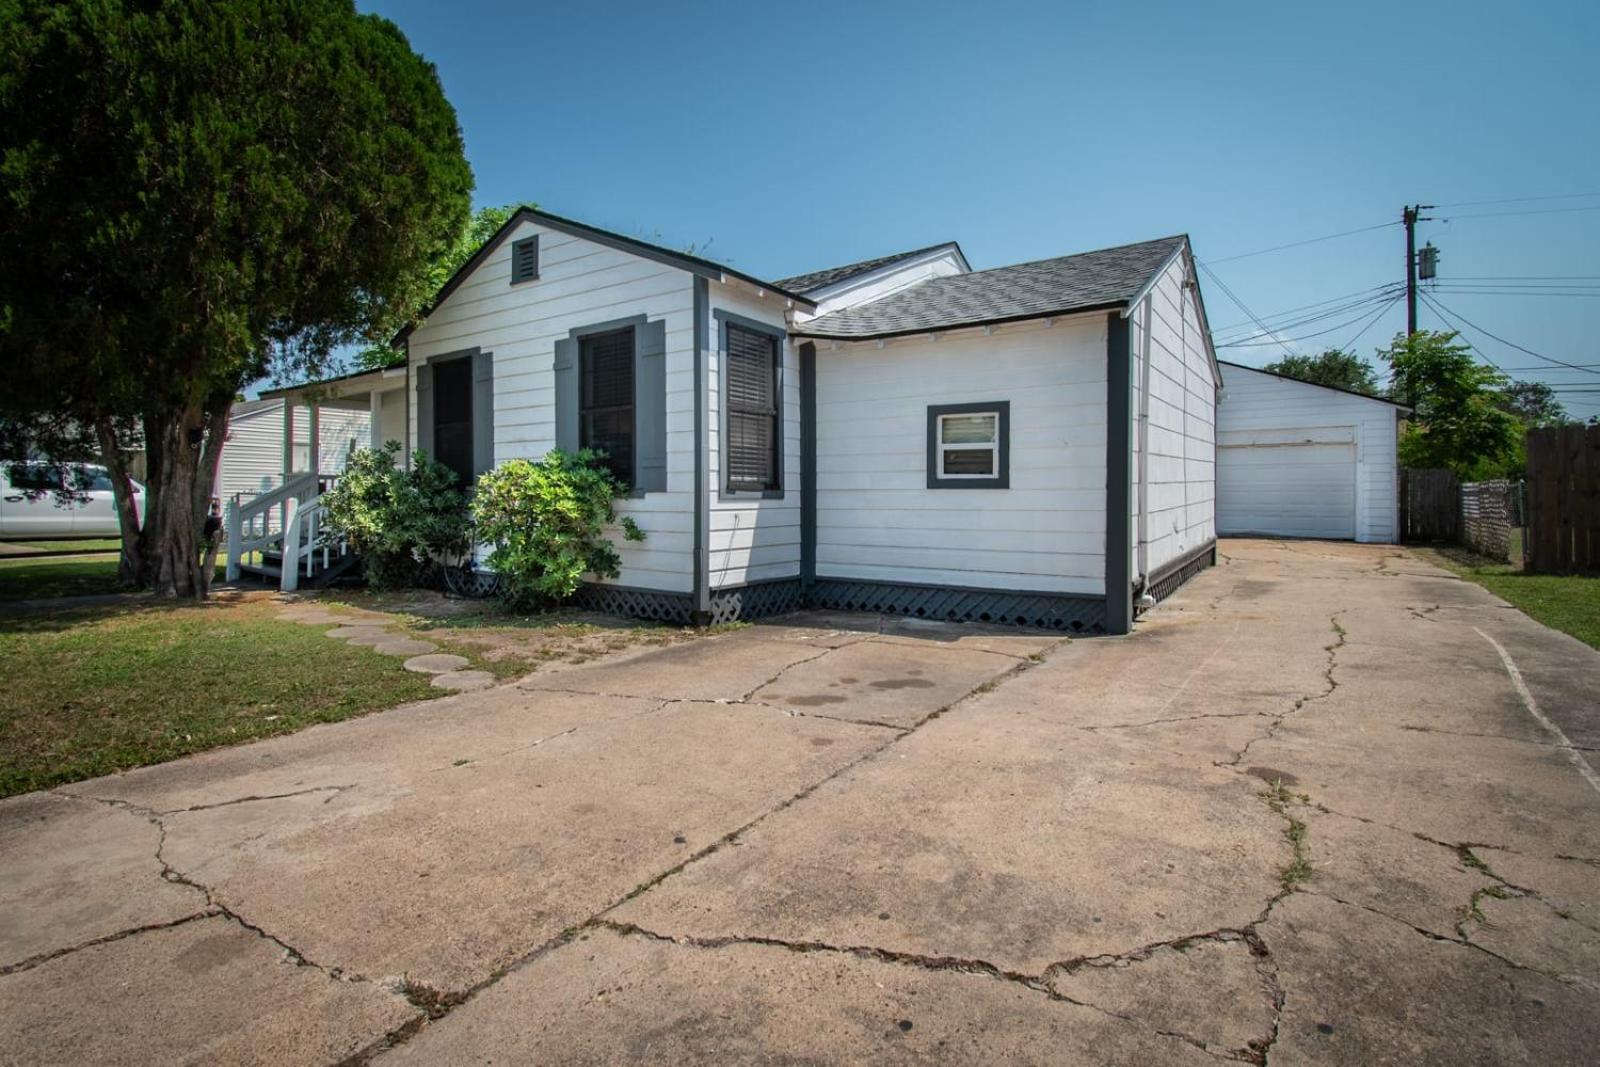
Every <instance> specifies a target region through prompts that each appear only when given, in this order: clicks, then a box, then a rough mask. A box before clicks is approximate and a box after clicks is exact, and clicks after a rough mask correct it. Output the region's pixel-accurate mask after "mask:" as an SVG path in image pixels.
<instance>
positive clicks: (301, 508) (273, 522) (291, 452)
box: [224, 367, 410, 591]
mask: <svg viewBox="0 0 1600 1067" xmlns="http://www.w3.org/2000/svg"><path fill="white" fill-rule="evenodd" d="M261 398H262V399H263V400H272V399H281V400H282V401H283V480H282V481H281V482H280V483H279V485H278V487H277V488H276V489H273V490H271V491H269V492H264V493H260V494H257V495H256V496H254V497H251V498H250V499H248V500H246V499H243V498H242V497H241V496H235V497H234V498H233V499H232V500H230V501H228V503H227V506H226V511H225V515H224V521H225V526H226V529H227V533H228V558H227V577H228V580H229V581H235V580H237V579H238V578H239V577H240V576H241V575H244V574H253V575H256V576H257V577H260V578H262V579H266V580H270V581H276V582H277V584H278V587H279V588H280V589H283V590H286V591H292V590H295V589H298V588H300V587H301V586H302V585H307V586H323V585H327V584H328V583H329V582H331V581H333V580H335V579H337V578H339V577H341V576H343V575H344V574H346V573H348V572H349V571H351V570H352V569H354V567H355V564H356V560H355V557H354V556H353V554H352V553H351V552H350V550H349V548H348V546H347V545H344V544H343V543H339V542H334V541H332V540H330V539H329V538H328V537H327V536H325V531H324V529H323V514H324V509H323V504H322V500H321V498H322V495H323V494H324V493H326V492H327V491H328V490H329V489H331V488H332V487H333V486H334V484H335V483H337V481H338V480H339V477H340V475H342V474H343V473H344V465H345V461H346V460H347V459H348V453H342V454H327V455H325V454H324V449H323V445H324V441H323V434H322V423H323V414H324V412H327V411H341V412H365V413H367V414H369V416H370V429H369V434H368V440H367V445H368V446H369V447H371V448H381V447H383V445H384V444H386V443H387V442H390V441H398V442H400V443H401V444H402V445H403V446H404V445H405V444H406V443H407V442H408V441H409V438H410V434H409V425H408V424H409V417H408V416H409V412H408V404H409V394H408V392H407V390H406V368H405V367H387V368H383V369H381V370H373V371H360V372H356V373H354V374H346V375H342V376H340V377H337V378H329V379H326V380H323V381H320V382H307V383H305V384H303V385H295V386H289V387H286V388H283V389H269V390H264V391H263V392H262V394H261ZM302 409H303V410H302ZM301 418H303V419H305V421H306V427H305V429H306V432H305V434H304V435H303V436H302V435H300V434H299V426H298V425H297V423H298V420H299V419H301Z"/></svg>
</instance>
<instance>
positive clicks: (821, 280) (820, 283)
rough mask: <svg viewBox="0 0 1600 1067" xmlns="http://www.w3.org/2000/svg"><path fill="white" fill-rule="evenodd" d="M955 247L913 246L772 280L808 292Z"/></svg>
mask: <svg viewBox="0 0 1600 1067" xmlns="http://www.w3.org/2000/svg"><path fill="white" fill-rule="evenodd" d="M946 247H955V242H954V241H944V242H941V243H940V244H936V245H928V246H927V247H926V248H913V249H912V250H911V251H909V252H896V253H895V254H894V255H892V256H879V257H878V258H877V259H863V260H862V261H861V262H859V263H846V264H845V265H844V266H842V267H829V268H828V269H826V270H814V271H812V272H811V273H810V274H796V275H795V276H794V277H793V278H779V279H778V280H777V281H775V282H773V283H772V284H773V285H776V286H777V287H778V288H780V289H787V290H789V291H790V292H791V293H809V292H811V291H813V290H815V289H822V288H825V287H827V286H829V285H833V284H834V283H835V282H842V281H844V280H845V279H846V278H854V277H855V276H856V275H857V274H865V273H867V271H869V270H877V269H878V268H879V267H884V266H887V265H889V264H890V263H893V262H895V261H896V260H900V259H910V258H911V257H912V256H920V255H922V254H923V253H924V252H932V251H933V250H934V249H936V248H946Z"/></svg>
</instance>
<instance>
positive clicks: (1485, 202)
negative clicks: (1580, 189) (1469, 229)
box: [1439, 193, 1600, 208]
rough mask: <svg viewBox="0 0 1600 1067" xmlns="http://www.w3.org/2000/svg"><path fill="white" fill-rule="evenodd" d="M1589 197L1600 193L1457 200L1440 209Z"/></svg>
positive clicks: (1441, 205)
mask: <svg viewBox="0 0 1600 1067" xmlns="http://www.w3.org/2000/svg"><path fill="white" fill-rule="evenodd" d="M1591 196H1600V193H1557V194H1555V195H1554V196H1513V197H1510V198H1508V199H1504V200H1458V201H1456V202H1455V203H1454V204H1440V205H1439V206H1440V207H1441V208H1447V207H1483V206H1486V205H1489V204H1532V203H1534V202H1536V201H1540V200H1586V199H1588V198H1589V197H1591Z"/></svg>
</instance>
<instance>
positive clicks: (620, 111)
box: [360, 0, 1600, 415]
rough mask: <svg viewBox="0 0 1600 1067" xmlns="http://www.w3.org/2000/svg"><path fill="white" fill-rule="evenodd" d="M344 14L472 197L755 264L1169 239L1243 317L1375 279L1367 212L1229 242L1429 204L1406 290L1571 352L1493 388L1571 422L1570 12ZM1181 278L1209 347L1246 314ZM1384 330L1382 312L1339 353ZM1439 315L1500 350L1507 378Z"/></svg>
mask: <svg viewBox="0 0 1600 1067" xmlns="http://www.w3.org/2000/svg"><path fill="white" fill-rule="evenodd" d="M360 7H361V8H362V10H366V11H375V12H379V13H381V14H384V15H386V16H387V17H389V18H391V19H393V20H394V21H395V22H396V23H397V24H399V26H400V27H401V28H402V29H403V30H404V31H405V32H406V34H407V35H408V36H409V38H410V40H411V43H412V46H413V47H414V48H416V49H417V50H418V51H419V52H421V53H422V54H423V55H425V56H426V57H428V58H429V59H430V60H432V61H433V62H434V63H435V64H437V65H438V68H439V73H440V77H441V79H442V80H443V83H444V87H445V91H446V92H447V93H448V95H449V97H450V99H451V101H452V102H453V103H454V104H455V107H456V109H457V111H458V112H459V114H460V118H461V124H462V128H463V130H464V131H465V134H466V142H467V153H468V158H469V159H470V161H471V163H472V166H473V169H474V171H475V173H476V175H477V182H478V191H477V195H476V200H477V202H478V203H479V204H499V203H505V202H510V201H517V200H532V201H534V202H536V203H538V204H539V205H540V206H542V207H544V208H547V209H548V210H551V211H554V212H557V213H560V214H565V215H569V216H572V217H575V218H578V219H582V220H584V221H587V222H591V223H593V224H596V225H600V226H604V227H607V228H611V229H616V230H620V231H622V232H626V233H630V234H634V235H636V236H640V237H645V238H649V239H653V240H657V241H660V242H662V243H664V244H668V245H672V246H676V247H686V246H688V245H690V244H693V245H695V246H697V247H699V248H701V249H702V250H703V253H704V254H705V255H708V256H710V257H711V258H713V259H718V260H720V261H722V262H725V263H728V264H730V265H732V266H736V267H739V268H740V269H743V270H746V271H749V272H751V273H754V274H756V275H758V276H766V277H777V276H782V275H786V274H792V273H798V272H801V271H805V270H812V269H815V268H819V267H824V266H829V265H832V264H836V263H842V262H847V261H850V260H853V259H861V258H866V257H869V256H874V255H880V254H883V253H886V252H892V251H897V250H900V249H905V248H912V247H917V246H921V245H926V244H931V243H934V242H937V241H942V240H950V239H954V240H959V241H960V242H961V245H962V248H963V249H964V250H965V251H966V253H967V256H968V258H969V259H970V260H971V261H972V263H973V265H974V266H975V267H977V268H980V269H981V268H984V267H992V266H1000V265H1003V264H1006V263H1013V262H1018V261H1022V260H1028V259H1038V258H1042V257H1046V256H1054V255H1063V254H1066V253H1070V252H1076V251H1084V250H1088V249H1092V248H1099V247H1104V246H1107V245H1113V244H1121V243H1126V242H1130V241H1138V240H1143V239H1147V238H1151V237H1157V236H1161V235H1165V234H1169V233H1174V232H1187V233H1189V234H1190V235H1191V237H1192V238H1193V240H1194V246H1195V251H1196V254H1197V255H1198V256H1199V258H1200V259H1201V260H1202V261H1218V262H1216V263H1215V264H1214V266H1213V267H1212V269H1213V270H1214V271H1215V272H1216V274H1217V275H1218V276H1219V277H1220V278H1221V279H1222V281H1223V282H1225V283H1226V285H1227V287H1228V288H1229V289H1231V290H1232V291H1233V292H1234V293H1235V294H1237V295H1238V297H1239V298H1240V299H1241V300H1242V301H1243V302H1244V303H1245V304H1247V305H1248V306H1249V307H1250V308H1251V309H1252V310H1253V311H1254V312H1255V313H1256V314H1257V315H1259V316H1261V317H1263V318H1265V319H1267V321H1268V324H1269V325H1270V326H1273V327H1275V328H1276V327H1278V325H1279V323H1280V322H1285V323H1287V322H1291V321H1293V320H1294V319H1295V318H1297V316H1292V315H1291V316H1285V317H1282V318H1281V319H1273V318H1272V316H1274V315H1277V314H1278V313H1280V312H1285V311H1287V310H1288V309H1292V308H1296V307H1299V306H1302V305H1308V304H1313V303H1315V302H1319V301H1327V300H1330V299H1331V298H1334V297H1339V296H1341V295H1342V294H1347V293H1361V291H1363V290H1370V289H1372V288H1373V287H1376V286H1380V285H1383V284H1385V283H1390V282H1397V281H1399V280H1401V279H1402V277H1403V271H1404V252H1403V249H1404V246H1403V239H1402V233H1401V230H1400V227H1399V226H1397V225H1391V226H1383V227H1382V228H1379V229H1374V230H1369V231H1367V232H1364V233H1359V234H1355V235H1353V236H1349V237H1344V238H1340V239H1337V240H1331V241H1323V242H1318V243H1315V244H1309V245H1304V246H1302V247H1298V248H1293V249H1287V250H1284V251H1281V252H1275V253H1271V254H1267V255H1259V256H1251V257H1248V258H1243V259H1233V258H1232V257H1235V256H1238V255H1240V254H1242V253H1249V252H1253V251H1256V250H1258V249H1264V248H1269V247H1272V246H1275V245H1280V244H1286V243H1289V242H1295V241H1302V240H1306V239H1308V238H1315V237H1321V236H1324V235H1327V234H1333V233H1338V232H1342V231H1347V230H1354V229H1358V228H1361V227H1367V226H1381V224H1383V223H1389V222H1396V221H1398V219H1399V216H1400V212H1401V208H1402V206H1403V205H1405V204H1406V203H1411V202H1418V201H1421V202H1424V203H1432V204H1438V205H1441V209H1440V210H1438V211H1434V212H1432V214H1434V215H1436V216H1438V217H1439V219H1440V221H1435V222H1430V223H1424V224H1423V225H1422V227H1421V228H1420V230H1419V234H1420V236H1419V242H1420V241H1421V240H1422V239H1424V238H1426V239H1431V240H1432V241H1433V242H1434V243H1435V244H1436V245H1438V246H1439V248H1440V250H1441V263H1440V276H1441V282H1440V286H1441V288H1440V290H1439V291H1438V292H1437V293H1436V299H1437V300H1438V301H1439V302H1440V303H1441V304H1443V305H1444V306H1445V307H1446V308H1447V309H1449V310H1451V311H1453V312H1455V313H1457V314H1458V315H1461V316H1464V317H1465V318H1466V319H1467V320H1470V321H1471V322H1473V323H1476V324H1477V325H1478V326H1480V327H1482V328H1484V329H1486V330H1488V331H1491V332H1492V333H1494V334H1498V335H1499V336H1500V337H1502V338H1505V339H1506V340H1508V341H1511V342H1515V343H1516V344H1520V345H1523V346H1525V347H1526V348H1529V349H1532V350H1534V351H1536V352H1539V353H1541V354H1543V355H1547V356H1552V357H1556V358H1558V359H1563V360H1566V361H1567V362H1571V363H1577V364H1596V365H1597V366H1596V367H1595V368H1594V370H1595V371H1596V372H1597V373H1584V372H1580V371H1561V370H1551V371H1550V372H1549V373H1545V372H1540V371H1531V372H1526V373H1524V372H1520V371H1519V372H1518V373H1517V374H1516V375H1515V376H1517V377H1531V378H1539V379H1542V380H1546V381H1549V382H1552V383H1559V384H1571V385H1578V386H1592V387H1594V388H1596V390H1597V391H1596V392H1595V393H1566V394H1564V400H1565V402H1566V403H1567V404H1568V406H1569V409H1570V410H1572V411H1574V413H1581V414H1583V415H1588V414H1590V413H1594V412H1600V345H1597V344H1596V343H1595V341H1594V338H1595V335H1596V330H1595V328H1594V327H1595V320H1596V316H1597V313H1600V295H1589V294H1600V255H1597V253H1596V248H1597V246H1600V137H1597V136H1596V132H1597V129H1600V122H1597V115H1600V107H1597V105H1600V74H1597V73H1596V71H1595V65H1594V57H1593V50H1594V47H1595V44H1596V42H1597V41H1600V5H1596V4H1594V3H1592V2H1589V3H1579V2H1570V3H1530V4H1520V5H1510V4H1505V3H1499V4H1489V3H1475V2H1454V3H1438V4H1434V3H1404V4H1395V3H1387V4H1365V3H1340V4H1331V5H1314V6H1313V5H1289V4H1282V3H1274V4H1250V5H1246V4H1220V5H1216V4H1195V3H1184V4H1164V3H1155V4H1150V3H1147V4H1142V5H1137V6H1136V7H1131V8H1130V7H1125V6H1121V5H1109V4H1092V5H1090V4H1063V3H1041V4H1029V3H1003V2H989V3H984V4H948V5H939V4H932V3H876V2H871V3H868V2H857V3H853V4H832V3H808V4H805V5H801V6H798V7H797V6H794V5H785V4H759V3H743V4H737V5H724V4H716V3H700V4H663V3H659V2H653V3H618V4H607V3H566V4H559V5H553V4H536V3H528V2H525V0H521V2H509V0H455V2H452V3H449V4H440V3H438V2H437V0H360ZM1569 194H1592V195H1588V196H1576V195H1569ZM1536 197H1537V198H1544V197H1551V198H1559V199H1531V198H1536ZM1490 200H1492V201H1501V200H1504V201H1514V202H1507V203H1494V204H1481V203H1475V202H1478V201H1490ZM1510 212H1518V214H1509V213H1510ZM1474 215H1475V216H1478V217H1468V216H1474ZM1446 218H1448V219H1451V220H1452V221H1449V222H1445V221H1443V220H1444V219H1446ZM1558 275H1560V276H1571V277H1565V278H1559V279H1552V278H1548V277H1547V276H1558ZM1469 278H1470V279H1474V280H1476V279H1495V280H1491V281H1486V282H1476V281H1474V282H1468V281H1466V280H1465V279H1469ZM1201 280H1202V286H1203V288H1204V291H1205V296H1206V304H1207V309H1208V312H1209V314H1210V318H1211V322H1212V325H1213V328H1214V330H1215V332H1216V333H1217V335H1218V337H1219V340H1224V341H1225V340H1228V339H1230V338H1236V337H1244V336H1247V335H1248V334H1251V333H1259V332H1260V331H1258V330H1256V329H1255V328H1254V327H1253V326H1250V325H1249V319H1248V317H1247V316H1246V315H1245V313H1244V312H1242V311H1241V310H1240V309H1239V307H1237V306H1235V304H1234V303H1233V302H1232V301H1231V300H1230V299H1229V298H1228V296H1226V295H1225V294H1224V292H1223V290H1222V288H1221V287H1220V286H1219V285H1218V284H1217V283H1216V282H1215V281H1213V280H1212V278H1211V277H1210V276H1209V275H1205V274H1202V278H1201ZM1471 285H1476V286H1477V287H1478V289H1479V290H1480V291H1474V292H1467V291H1464V289H1465V287H1468V286H1471ZM1535 285H1561V286H1564V288H1560V289H1554V288H1521V287H1522V286H1535ZM1485 289H1486V290H1490V291H1487V292H1486V291H1481V290H1485ZM1558 292H1559V293H1568V294H1572V295H1560V296H1557V295H1551V294H1552V293H1558ZM1362 295H1370V294H1362ZM1340 306H1341V304H1340V303H1339V302H1335V303H1332V304H1327V305H1324V306H1323V307H1322V308H1312V309H1311V312H1310V313H1311V314H1315V313H1317V312H1318V311H1320V310H1327V309H1330V308H1338V307H1340ZM1377 310H1378V305H1376V304H1371V305H1362V306H1359V307H1353V308H1351V309H1349V311H1348V312H1347V313H1341V314H1337V315H1332V316H1330V317H1328V318H1325V319H1321V320H1319V321H1317V322H1315V323H1311V324H1307V325H1305V326H1301V327H1298V328H1292V327H1291V328H1286V329H1277V333H1278V334H1279V335H1280V336H1281V337H1284V338H1295V337H1298V336H1302V335H1305V334H1309V333H1312V332H1315V331H1320V330H1324V329H1328V328H1330V327H1337V328H1335V329H1331V330H1329V332H1328V333H1326V334H1324V335H1322V336H1319V337H1308V338H1307V339H1305V340H1303V341H1300V342H1298V343H1296V342H1293V341H1291V342H1290V347H1291V348H1295V349H1307V350H1311V351H1318V350H1320V348H1321V347H1322V345H1323V343H1324V342H1327V343H1332V344H1342V343H1345V342H1347V341H1349V340H1350V338H1351V337H1353V336H1354V335H1355V334H1356V333H1357V331H1358V329H1360V328H1361V327H1362V326H1364V325H1367V324H1368V318H1367V317H1364V316H1371V315H1373V314H1375V313H1376V312H1377ZM1347 320H1348V326H1346V325H1345V324H1346V323H1347ZM1239 323H1243V324H1245V325H1244V326H1243V327H1240V328H1237V329H1229V327H1233V326H1234V325H1235V324H1239ZM1421 324H1422V326H1423V327H1424V328H1437V327H1439V326H1440V325H1441V321H1440V317H1439V315H1438V314H1437V313H1436V312H1434V311H1433V310H1431V309H1430V308H1428V307H1427V305H1424V309H1423V313H1422V317H1421ZM1402 327H1403V305H1402V304H1395V305H1394V306H1393V307H1391V308H1390V309H1389V311H1388V312H1386V313H1383V314H1381V315H1378V316H1377V317H1376V318H1372V320H1371V323H1370V328H1369V329H1368V330H1367V332H1366V333H1365V334H1364V335H1363V336H1362V337H1361V338H1360V340H1359V343H1358V345H1357V347H1358V349H1360V350H1361V351H1362V353H1363V354H1364V355H1368V356H1370V354H1371V349H1372V348H1373V347H1374V346H1375V345H1376V344H1381V343H1383V342H1385V341H1386V340H1387V339H1388V338H1389V337H1390V336H1391V335H1393V333H1394V332H1395V331H1396V330H1398V329H1400V328H1402ZM1465 333H1466V336H1467V337H1468V338H1469V339H1470V340H1472V341H1473V342H1474V343H1475V344H1476V345H1477V347H1478V348H1480V349H1481V350H1482V352H1483V353H1484V354H1485V355H1486V356H1487V357H1488V358H1489V359H1492V360H1493V361H1495V362H1496V363H1499V364H1500V365H1501V366H1503V367H1507V368H1522V367H1531V366H1535V365H1540V363H1541V361H1540V360H1538V359H1536V358H1534V357H1533V356H1530V355H1526V354H1523V353H1521V352H1517V351H1516V350H1514V349H1511V348H1507V347H1506V346H1505V345H1504V344H1501V343H1500V342H1497V341H1494V340H1491V339H1490V338H1488V337H1487V336H1485V335H1483V334H1481V333H1476V332H1475V331H1473V330H1471V329H1469V330H1466V331H1465ZM1282 351H1283V350H1282V349H1281V348H1279V347H1277V346H1276V345H1275V344H1273V343H1272V342H1270V341H1269V342H1268V345H1267V346H1254V347H1233V348H1227V349H1224V350H1223V352H1222V354H1223V357H1224V358H1228V359H1234V360H1237V361H1239V362H1244V363H1253V364H1262V363H1266V362H1269V361H1270V360H1271V359H1273V358H1275V356H1276V355H1280V354H1281V353H1282Z"/></svg>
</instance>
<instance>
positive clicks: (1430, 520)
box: [1400, 467, 1460, 541]
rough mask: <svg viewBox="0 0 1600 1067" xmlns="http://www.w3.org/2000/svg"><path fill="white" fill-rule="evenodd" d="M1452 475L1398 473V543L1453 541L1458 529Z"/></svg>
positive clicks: (1406, 470)
mask: <svg viewBox="0 0 1600 1067" xmlns="http://www.w3.org/2000/svg"><path fill="white" fill-rule="evenodd" d="M1459 494H1460V485H1459V483H1458V482H1457V481H1456V476H1455V472H1454V471H1448V470H1422V469H1418V468H1413V467H1403V468H1401V470H1400V540H1402V541H1454V540H1455V539H1456V536H1457V533H1458V531H1459V529H1460V524H1459V521H1458V520H1459V517H1460V510H1459V503H1460V502H1459V499H1458V497H1459Z"/></svg>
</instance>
